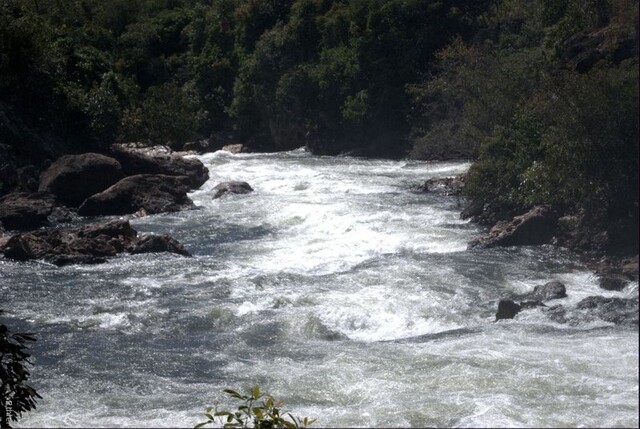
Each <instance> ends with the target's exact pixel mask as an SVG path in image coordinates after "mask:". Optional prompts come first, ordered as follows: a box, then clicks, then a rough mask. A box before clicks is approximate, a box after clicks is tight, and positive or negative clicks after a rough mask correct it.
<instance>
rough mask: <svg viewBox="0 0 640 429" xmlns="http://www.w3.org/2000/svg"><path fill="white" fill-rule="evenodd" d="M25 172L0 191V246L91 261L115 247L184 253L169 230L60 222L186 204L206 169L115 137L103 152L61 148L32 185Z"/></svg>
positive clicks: (63, 261)
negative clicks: (23, 177) (70, 152)
mask: <svg viewBox="0 0 640 429" xmlns="http://www.w3.org/2000/svg"><path fill="white" fill-rule="evenodd" d="M34 169H35V167H34ZM31 176H35V175H31ZM31 176H30V177H29V183H28V186H25V184H24V183H18V182H16V183H17V184H16V186H15V187H14V189H13V192H10V193H8V194H7V195H4V196H2V197H1V198H0V253H2V254H4V257H6V258H8V259H13V260H19V261H24V260H29V259H44V260H45V261H47V262H51V263H53V264H55V265H59V266H60V265H67V264H73V263H99V262H103V261H104V260H105V258H106V257H112V256H116V255H117V254H119V253H122V252H129V253H145V252H172V253H177V254H181V255H184V256H188V255H189V253H188V252H187V251H186V250H185V249H184V247H183V246H182V245H181V244H180V243H178V242H177V241H175V240H174V239H173V238H171V237H169V236H167V235H141V236H139V235H138V234H137V232H136V231H135V230H134V229H132V228H131V226H130V225H129V223H128V221H126V220H118V221H111V222H106V223H105V222H97V223H93V224H90V225H86V226H83V227H79V228H70V227H64V225H63V224H65V223H68V222H70V221H72V219H74V218H78V217H97V216H110V215H133V216H142V215H146V214H154V213H164V212H173V211H178V210H184V209H189V208H193V207H194V205H193V202H192V201H191V200H190V199H189V197H188V196H187V193H188V192H189V191H190V190H193V189H197V188H199V187H200V186H202V184H203V183H205V182H206V181H207V180H208V178H209V173H208V170H207V168H206V167H204V165H203V164H202V163H201V162H200V161H199V160H197V159H193V158H185V157H183V156H182V154H180V153H174V152H172V151H171V150H170V149H168V148H164V147H153V148H149V147H145V146H143V145H140V144H127V145H123V144H118V145H113V146H112V147H111V152H110V153H109V154H99V153H84V154H79V155H64V156H61V157H60V158H58V159H57V160H56V161H54V162H53V163H51V164H50V165H49V166H48V167H47V168H46V169H45V170H44V171H42V172H41V173H40V174H39V176H38V182H37V186H36V184H35V183H32V182H33V181H34V180H35V179H34V177H31ZM18 189H27V190H26V191H20V190H18Z"/></svg>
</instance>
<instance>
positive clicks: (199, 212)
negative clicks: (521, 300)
mask: <svg viewBox="0 0 640 429" xmlns="http://www.w3.org/2000/svg"><path fill="white" fill-rule="evenodd" d="M200 159H201V160H202V161H203V162H204V164H205V165H206V166H207V167H208V168H209V171H210V176H211V179H210V180H209V181H208V182H207V183H205V184H204V186H203V187H202V188H201V189H199V190H197V191H195V192H193V193H192V194H190V196H191V198H192V199H193V201H194V202H195V204H196V206H197V209H195V210H188V211H183V212H179V213H172V214H163V215H154V216H148V217H143V218H138V219H132V221H131V222H132V225H133V226H134V228H136V229H137V230H138V231H140V232H157V233H169V234H171V235H172V236H173V237H174V238H176V239H177V240H178V241H180V242H181V243H183V244H184V245H185V247H186V249H187V250H188V251H189V252H191V253H192V254H193V255H194V257H193V258H184V257H180V256H176V255H171V254H151V255H150V254H146V255H123V256H121V257H117V258H114V259H112V260H110V261H109V262H108V263H106V264H102V265H93V266H68V267H62V268H57V267H54V266H52V265H49V264H46V263H44V262H32V263H15V262H10V261H7V260H4V259H0V308H3V309H6V310H10V312H11V314H10V317H9V322H10V325H11V326H12V328H13V330H16V331H30V332H34V333H36V335H37V338H38V341H37V342H36V343H35V344H34V345H33V347H32V354H33V357H34V363H35V366H34V367H33V370H32V377H31V384H32V385H33V386H34V387H35V388H36V389H37V391H38V392H39V393H40V394H41V395H42V397H43V399H41V400H40V401H39V402H38V407H37V410H36V411H33V412H29V413H26V414H25V415H24V417H23V419H21V420H20V421H19V423H18V425H17V426H28V427H34V426H40V427H42V426H46V427H52V426H53V427H57V426H66V427H69V426H82V427H90V426H100V427H115V426H119V427H123V426H124V427H127V426H128V427H131V426H135V427H176V426H182V427H185V426H193V425H194V424H196V423H198V422H200V421H203V420H204V418H203V416H202V413H203V412H204V409H205V408H206V407H207V406H209V405H212V404H213V402H214V401H216V400H217V401H219V402H220V407H221V408H227V409H230V408H232V407H233V406H234V405H235V404H232V403H231V402H229V401H228V398H227V397H226V395H224V394H223V392H222V390H223V389H225V388H234V389H238V390H246V389H247V388H248V387H250V386H252V385H253V384H259V385H260V386H261V387H262V389H263V390H264V391H268V392H270V393H271V394H273V396H274V397H276V398H278V399H282V400H283V401H284V403H285V408H286V409H288V410H291V411H292V413H293V414H294V415H297V416H309V417H312V418H316V419H317V422H316V423H315V424H314V426H315V427H375V426H385V427H388V426H401V427H410V426H413V427H424V426H438V427H442V426H447V427H513V426H520V427H545V426H546V427H614V426H622V427H638V424H639V421H638V408H639V407H638V393H639V392H638V331H637V329H630V328H621V327H616V326H613V325H611V324H608V323H605V322H597V323H596V322H589V323H583V324H578V325H567V324H558V323H555V322H553V321H551V320H550V319H548V318H547V317H546V316H545V314H544V313H543V312H542V311H540V310H539V309H531V310H527V311H525V312H522V313H520V314H519V315H518V316H517V317H516V319H513V320H503V321H500V322H498V323H494V318H495V311H496V308H497V302H498V300H499V299H501V298H504V297H507V296H509V295H511V294H513V293H524V292H529V291H531V290H533V288H534V286H536V285H539V284H543V283H546V282H548V281H551V280H559V281H561V282H563V283H564V284H565V285H566V288H567V294H568V298H565V299H563V300H562V301H564V302H563V303H565V304H566V303H569V304H575V303H577V302H578V301H579V300H581V299H582V298H585V297H587V296H590V295H604V296H621V297H636V298H637V296H638V284H637V283H634V284H631V285H629V286H627V287H626V288H625V289H624V290H623V291H622V292H607V291H604V290H601V289H599V287H598V285H597V282H596V279H595V277H593V275H592V273H591V272H590V271H589V270H588V269H587V268H586V267H585V266H583V265H582V264H581V263H580V262H579V260H578V259H577V258H576V257H575V255H573V254H571V253H570V252H568V251H563V250H561V249H555V248H552V247H548V246H534V247H520V248H500V249H474V250H466V243H467V241H469V240H470V239H471V238H472V237H473V236H474V235H475V234H477V233H479V232H481V230H480V229H479V228H478V227H476V226H474V225H473V224H471V223H468V222H466V221H463V220H460V218H459V213H460V209H461V208H460V201H458V200H457V199H456V198H455V197H447V196H443V195H439V194H425V193H417V192H412V191H410V187H411V186H412V185H416V184H419V183H421V182H423V181H424V180H426V179H428V178H431V177H444V176H450V175H453V174H458V173H461V172H464V171H465V170H466V169H467V168H468V167H469V164H468V163H463V162H438V163H425V162H415V161H406V160H405V161H389V160H364V159H357V158H348V157H345V158H328V157H315V156H312V155H310V154H308V153H305V152H304V151H300V150H299V151H292V152H286V153H279V154H238V155H232V154H229V153H226V152H216V153H213V154H207V155H204V156H201V157H200ZM227 180H244V181H247V182H248V183H250V184H251V186H252V187H253V188H254V189H255V191H254V192H253V193H251V194H246V195H225V196H223V197H222V198H220V199H217V200H214V199H212V195H213V191H212V189H213V187H214V186H215V185H216V184H217V183H219V182H221V181H227Z"/></svg>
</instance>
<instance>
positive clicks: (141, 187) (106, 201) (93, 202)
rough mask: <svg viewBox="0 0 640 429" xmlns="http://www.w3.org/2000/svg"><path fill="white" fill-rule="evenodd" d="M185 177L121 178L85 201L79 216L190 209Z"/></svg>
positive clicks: (187, 184) (160, 175) (137, 176)
mask: <svg viewBox="0 0 640 429" xmlns="http://www.w3.org/2000/svg"><path fill="white" fill-rule="evenodd" d="M189 183H190V182H189V178H188V177H186V176H167V175H162V174H155V175H154V174H138V175H135V176H129V177H125V178H124V179H122V180H121V181H119V182H118V183H116V184H115V185H113V186H111V187H110V188H108V189H106V190H104V191H102V192H100V193H99V194H96V195H93V196H91V197H89V198H87V199H86V200H85V202H84V203H82V205H81V206H80V207H79V208H78V214H79V215H80V216H99V215H123V214H132V213H136V212H139V211H141V210H142V211H144V213H146V214H154V213H164V212H175V211H179V210H182V209H185V208H190V207H192V206H193V202H192V201H191V200H190V199H189V197H187V192H188V191H189Z"/></svg>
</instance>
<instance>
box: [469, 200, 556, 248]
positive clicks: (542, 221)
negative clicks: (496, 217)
mask: <svg viewBox="0 0 640 429" xmlns="http://www.w3.org/2000/svg"><path fill="white" fill-rule="evenodd" d="M557 220H558V218H557V215H556V214H555V212H554V211H553V210H552V209H551V208H549V207H547V206H536V207H534V208H533V209H531V210H530V211H528V212H527V213H525V214H523V215H520V216H516V217H514V218H513V219H512V220H511V221H503V222H498V223H497V224H496V225H494V227H493V228H491V230H490V231H489V233H488V234H485V235H482V236H480V237H478V238H476V239H474V240H472V241H471V242H470V243H469V246H468V247H469V248H470V249H471V248H474V247H478V248H489V247H496V246H526V245H540V244H546V243H549V242H550V241H551V239H552V238H553V236H554V233H555V229H556V225H557Z"/></svg>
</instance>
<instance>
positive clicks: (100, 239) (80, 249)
mask: <svg viewBox="0 0 640 429" xmlns="http://www.w3.org/2000/svg"><path fill="white" fill-rule="evenodd" d="M159 242H165V243H166V244H165V245H162V244H158V243H159ZM149 243H153V244H152V245H150V244H149ZM0 252H2V253H4V256H5V257H6V258H8V259H13V260H16V261H27V260H31V259H44V260H45V261H48V262H50V263H52V264H55V265H58V266H62V265H68V264H78V263H83V264H87V263H100V262H104V261H105V260H106V258H108V257H112V256H115V255H117V254H119V253H122V252H130V253H150V252H172V253H177V254H180V255H184V256H190V255H189V253H188V252H187V251H186V250H185V249H184V247H183V246H182V245H181V244H180V243H178V242H177V241H175V240H174V239H172V238H171V237H168V236H161V239H160V240H156V239H155V238H151V239H149V238H148V236H142V237H138V233H137V232H136V231H135V230H134V229H133V228H132V227H131V225H130V224H129V222H128V221H124V220H116V221H111V222H106V223H98V224H90V225H85V226H83V227H80V228H72V229H65V230H63V229H44V230H39V231H35V232H28V233H23V234H16V235H14V236H12V237H11V238H10V239H9V240H8V241H7V242H6V243H5V244H4V245H2V247H0Z"/></svg>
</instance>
